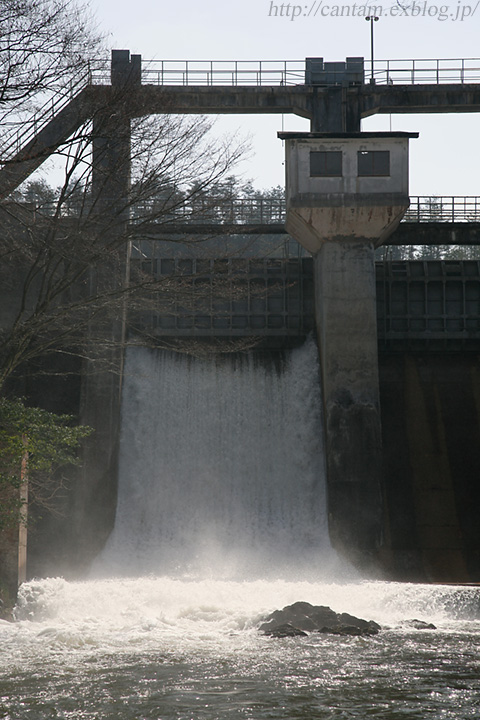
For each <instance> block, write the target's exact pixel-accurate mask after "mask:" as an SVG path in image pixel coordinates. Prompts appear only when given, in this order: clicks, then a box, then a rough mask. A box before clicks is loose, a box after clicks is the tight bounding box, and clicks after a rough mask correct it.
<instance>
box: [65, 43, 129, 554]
mask: <svg viewBox="0 0 480 720" xmlns="http://www.w3.org/2000/svg"><path fill="white" fill-rule="evenodd" d="M140 68H141V58H140V56H132V57H131V58H130V53H129V52H128V50H114V51H113V53H112V88H111V90H112V102H111V104H110V105H109V106H108V107H106V108H104V109H102V111H101V112H100V113H98V114H97V116H96V117H95V118H94V121H93V138H92V146H93V148H92V151H93V167H92V219H93V221H94V228H95V232H96V234H97V237H96V242H97V243H98V246H99V260H98V262H97V263H96V265H95V266H92V267H91V268H90V273H89V278H88V281H89V293H90V295H91V297H92V298H100V303H99V308H98V310H97V312H96V315H95V317H94V319H93V320H92V322H91V323H90V327H89V332H88V337H87V359H86V360H85V363H84V368H83V375H82V412H81V420H82V422H83V423H85V424H87V425H89V426H91V427H93V428H94V433H93V434H92V435H91V436H90V437H89V438H88V440H87V441H86V443H85V453H84V458H83V466H82V478H81V481H80V483H78V488H77V494H76V502H75V519H76V527H77V530H76V537H77V542H76V547H77V552H78V557H77V564H78V566H79V567H82V565H87V564H88V562H89V561H90V560H91V559H92V558H93V557H94V556H95V555H96V554H97V553H98V551H99V550H100V549H101V548H102V546H103V544H104V543H105V541H106V539H107V538H108V535H109V534H110V532H111V530H112V528H113V525H114V520H115V509H116V494H117V480H118V478H117V469H118V445H119V431H120V404H121V389H122V372H123V353H124V345H125V316H124V315H125V312H126V299H125V298H123V299H122V296H121V294H120V295H119V294H118V290H119V288H120V289H121V286H122V285H123V284H124V283H125V282H126V281H127V278H126V272H127V267H128V252H129V243H128V239H127V223H128V221H129V216H130V208H129V202H130V197H129V196H130V182H131V128H130V117H129V115H128V112H127V107H128V102H127V100H128V95H129V92H130V90H131V88H132V85H136V84H139V83H140ZM102 247H103V248H104V249H105V252H102ZM109 294H111V295H112V296H115V297H116V299H115V300H114V301H113V303H111V302H108V301H105V302H103V301H102V297H108V295H109Z"/></svg>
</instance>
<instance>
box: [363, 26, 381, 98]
mask: <svg viewBox="0 0 480 720" xmlns="http://www.w3.org/2000/svg"><path fill="white" fill-rule="evenodd" d="M365 20H366V21H367V22H369V23H370V60H371V63H372V76H371V78H370V82H371V84H372V85H373V84H374V83H375V78H374V76H373V23H374V22H377V20H379V18H378V17H377V16H376V15H369V16H368V17H366V18H365Z"/></svg>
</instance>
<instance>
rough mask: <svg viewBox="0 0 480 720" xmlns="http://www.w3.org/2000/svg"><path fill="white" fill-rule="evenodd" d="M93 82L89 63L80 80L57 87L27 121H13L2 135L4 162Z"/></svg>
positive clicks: (0, 149) (0, 142) (13, 155)
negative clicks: (53, 93)
mask: <svg viewBox="0 0 480 720" xmlns="http://www.w3.org/2000/svg"><path fill="white" fill-rule="evenodd" d="M93 82H94V81H93V68H92V66H90V65H88V67H87V68H86V69H85V72H83V73H82V75H81V76H80V77H79V78H78V80H76V81H75V82H73V81H72V82H70V83H69V84H68V85H65V86H62V87H60V88H57V89H56V92H55V95H53V96H50V97H49V98H48V99H47V100H46V101H45V102H44V104H43V105H42V106H41V107H40V108H39V109H38V110H37V111H36V112H35V113H34V114H33V116H32V117H31V118H29V120H28V121H27V122H24V121H22V120H20V119H18V120H14V121H12V123H11V129H10V130H7V132H5V133H4V134H3V135H2V137H1V141H0V153H1V158H2V163H5V162H7V161H8V160H11V159H12V158H13V157H15V155H16V154H17V153H18V152H20V150H21V149H22V148H24V147H26V145H28V143H29V142H30V141H31V140H33V138H34V137H35V136H36V135H38V133H39V132H40V131H41V130H42V129H43V128H44V127H45V126H46V125H48V123H49V122H50V121H51V120H53V118H54V117H56V116H57V115H58V114H59V113H60V112H61V111H62V110H63V108H65V107H66V106H67V105H68V103H69V102H70V101H71V100H72V99H73V98H74V97H75V96H76V95H78V93H79V92H80V91H81V90H83V89H84V88H85V87H86V86H87V85H91V84H92V83H93Z"/></svg>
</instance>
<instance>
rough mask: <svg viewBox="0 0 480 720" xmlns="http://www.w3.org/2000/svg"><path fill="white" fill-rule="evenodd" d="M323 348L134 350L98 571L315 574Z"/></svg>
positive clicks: (321, 527) (319, 541) (321, 558)
mask: <svg viewBox="0 0 480 720" xmlns="http://www.w3.org/2000/svg"><path fill="white" fill-rule="evenodd" d="M321 415H322V413H321V394H320V387H319V375H318V361H317V350H316V346H315V343H314V341H313V340H309V341H308V342H307V343H306V344H305V345H304V346H303V347H301V348H298V349H294V350H292V351H289V352H288V353H287V354H286V355H284V356H282V357H281V358H279V356H278V355H277V357H276V358H272V357H266V356H265V355H261V356H256V355H255V354H249V355H235V356H216V357H214V358H213V359H212V358H209V359H207V360H199V359H193V358H191V357H189V356H186V355H182V354H179V353H167V352H163V351H158V350H152V349H148V348H135V349H132V350H130V351H129V352H128V355H127V361H126V368H125V385H124V391H123V401H122V430H121V454H120V477H119V496H118V507H117V515H116V521H115V528H114V531H113V534H112V536H111V538H110V540H109V542H108V544H107V546H106V548H105V550H104V552H103V553H102V555H101V557H100V558H99V559H98V560H97V562H96V563H95V566H94V569H93V573H94V575H95V576H108V575H115V576H119V575H122V576H139V575H145V574H148V573H153V574H165V573H169V574H171V573H177V574H178V573H180V574H188V573H193V574H197V575H198V574H200V575H203V576H204V575H205V574H206V575H212V574H213V575H215V576H217V577H230V578H239V577H248V578H249V579H251V578H255V577H274V576H282V575H285V573H288V576H289V577H292V574H293V575H301V576H302V577H305V576H310V577H311V576H312V575H313V576H318V575H319V574H328V572H329V571H330V570H331V569H332V565H334V564H335V556H334V554H333V551H332V550H331V548H330V543H329V540H328V530H327V512H326V495H325V472H324V460H323V435H322V432H323V431H322V419H321Z"/></svg>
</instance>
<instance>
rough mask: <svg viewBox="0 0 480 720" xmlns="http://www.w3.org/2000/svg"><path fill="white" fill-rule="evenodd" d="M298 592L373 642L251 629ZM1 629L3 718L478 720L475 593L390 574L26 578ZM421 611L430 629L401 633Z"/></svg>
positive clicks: (479, 633)
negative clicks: (330, 579) (352, 578)
mask: <svg viewBox="0 0 480 720" xmlns="http://www.w3.org/2000/svg"><path fill="white" fill-rule="evenodd" d="M298 599H302V600H308V601H309V602H312V603H316V604H327V605H330V606H331V607H332V608H334V609H335V610H336V611H338V612H342V611H348V612H351V613H354V614H357V615H360V616H363V617H366V618H368V619H374V620H377V621H379V622H381V623H382V625H383V630H382V632H381V633H380V634H379V635H378V636H375V637H373V638H351V637H345V638H338V637H333V636H325V635H320V634H312V635H310V636H309V637H307V638H291V639H282V640H277V639H273V638H267V637H264V636H262V635H260V634H259V633H258V632H257V630H256V625H257V623H258V621H259V619H260V617H261V616H262V615H264V614H265V613H267V612H269V611H271V610H273V609H275V608H277V607H283V606H284V605H286V604H289V603H291V602H294V601H295V600H298ZM16 616H17V621H16V622H15V623H6V622H4V623H1V624H0V643H1V655H0V657H1V668H0V671H1V681H0V682H1V685H0V696H1V700H0V717H1V718H8V719H11V720H23V719H24V718H31V719H32V720H33V719H35V720H36V719H38V720H43V719H44V718H72V719H73V718H79V719H80V718H82V719H83V718H89V719H91V720H94V719H95V720H100V719H101V720H103V719H105V720H107V719H108V720H114V719H115V720H127V719H128V720H130V719H131V720H143V719H147V718H148V719H152V720H153V719H155V720H170V719H172V720H173V719H175V720H197V719H202V720H203V719H205V720H215V719H218V720H223V718H232V719H233V718H249V719H251V720H260V719H263V718H278V719H281V718H282V719H283V718H289V719H292V720H293V719H294V718H298V719H300V718H306V719H309V720H313V719H316V718H328V719H330V718H332V719H333V718H365V717H376V718H384V719H385V720H396V719H398V720H405V718H422V719H423V718H435V719H438V720H440V719H443V718H452V719H453V718H455V720H463V719H464V718H478V717H480V701H479V698H480V655H479V650H480V592H479V590H478V589H477V588H468V587H463V588H462V587H458V588H456V587H449V586H448V587H447V586H445V587H442V586H421V585H399V584H393V583H356V584H348V583H347V584H343V585H339V584H334V583H331V584H329V583H306V582H303V583H302V582H299V583H291V582H283V581H272V582H264V581H256V582H233V581H213V580H203V581H200V580H195V579H183V580H182V579H178V578H177V579H175V578H168V577H164V578H153V577H150V578H143V579H137V580H127V579H122V580H109V581H90V582H85V583H68V582H66V581H64V580H61V579H51V580H41V581H32V582H30V583H27V584H26V585H24V586H23V587H22V588H21V593H20V597H19V603H18V606H17V610H16ZM413 617H417V618H419V619H422V620H428V621H429V622H434V623H435V624H436V625H437V628H438V629H437V630H435V631H434V630H429V631H418V630H411V629H408V628H406V627H405V626H404V625H403V623H402V621H404V620H406V619H411V618H413Z"/></svg>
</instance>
